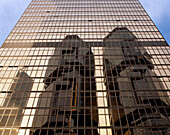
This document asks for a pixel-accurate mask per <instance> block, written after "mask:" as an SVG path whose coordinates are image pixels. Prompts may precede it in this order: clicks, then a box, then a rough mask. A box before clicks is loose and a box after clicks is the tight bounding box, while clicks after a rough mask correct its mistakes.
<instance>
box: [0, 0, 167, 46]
mask: <svg viewBox="0 0 170 135" xmlns="http://www.w3.org/2000/svg"><path fill="white" fill-rule="evenodd" d="M139 1H140V2H141V3H142V5H143V6H144V8H145V9H146V11H147V12H148V14H149V15H150V17H151V18H152V20H153V21H154V23H155V24H156V26H157V27H158V29H159V30H160V32H161V33H162V35H163V36H164V38H165V39H166V41H167V42H168V43H169V44H170V1H169V0H139ZM30 2H31V0H0V46H1V45H2V44H3V42H4V41H5V39H6V38H7V36H8V35H9V33H10V32H11V30H12V29H13V27H14V26H15V24H16V23H17V21H18V20H19V18H20V16H21V15H22V14H23V12H24V10H25V9H26V7H27V6H28V5H29V3H30Z"/></svg>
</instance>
